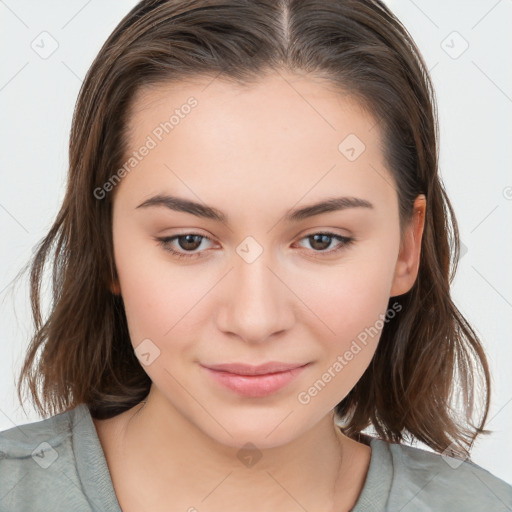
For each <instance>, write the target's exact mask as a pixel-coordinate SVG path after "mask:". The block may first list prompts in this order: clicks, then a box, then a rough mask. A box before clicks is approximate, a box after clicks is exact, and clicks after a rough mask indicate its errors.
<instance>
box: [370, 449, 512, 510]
mask: <svg viewBox="0 0 512 512" xmlns="http://www.w3.org/2000/svg"><path fill="white" fill-rule="evenodd" d="M375 441H376V442H372V447H373V445H374V444H380V443H383V444H381V445H380V449H381V450H384V451H387V452H388V453H389V459H388V460H389V461H390V462H391V466H392V473H393V478H392V482H391V487H390V492H389V499H388V505H389V507H390V508H389V510H402V511H403V512H407V511H412V510H414V511H423V510H425V511H426V510H453V511H456V510H464V511H465V512H469V511H481V510H493V511H501V510H503V511H506V510H511V509H512V486H510V485H509V484H507V483H506V482H504V481H503V480H501V479H499V478H497V477H496V476H494V475H492V474H491V473H490V472H489V471H487V470H485V469H484V468H482V467H480V466H478V465H477V464H475V463H473V462H472V461H470V460H469V459H467V460H461V459H457V458H454V457H450V456H447V455H444V454H443V455H440V454H438V453H433V452H430V451H427V450H423V449H420V448H416V447H412V446H408V445H403V444H394V443H386V442H384V441H380V440H375Z"/></svg>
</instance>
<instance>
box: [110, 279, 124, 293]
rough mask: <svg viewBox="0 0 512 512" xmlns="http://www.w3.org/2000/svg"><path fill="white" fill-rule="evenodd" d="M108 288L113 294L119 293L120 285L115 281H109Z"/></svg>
mask: <svg viewBox="0 0 512 512" xmlns="http://www.w3.org/2000/svg"><path fill="white" fill-rule="evenodd" d="M109 289H110V291H111V292H112V293H113V294H114V295H121V287H120V286H119V283H118V282H117V281H114V282H112V283H110V286H109Z"/></svg>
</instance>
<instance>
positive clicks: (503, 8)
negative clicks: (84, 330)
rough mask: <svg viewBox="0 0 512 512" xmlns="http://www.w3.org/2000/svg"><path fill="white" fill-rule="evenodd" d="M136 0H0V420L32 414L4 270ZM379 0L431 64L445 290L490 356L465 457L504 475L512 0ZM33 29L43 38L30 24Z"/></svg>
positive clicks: (20, 246) (24, 322)
mask: <svg viewBox="0 0 512 512" xmlns="http://www.w3.org/2000/svg"><path fill="white" fill-rule="evenodd" d="M135 3H136V2H135V1H134V0H131V1H120V0H117V1H109V2H100V1H99V0H89V1H85V0H67V1H65V2H64V1H56V0H52V1H45V2H39V1H35V0H34V1H27V0H6V1H2V0H0V59H1V64H0V106H1V112H2V116H3V117H2V123H1V137H0V144H1V151H0V156H1V170H2V187H1V194H0V225H1V229H2V235H1V238H2V245H1V258H2V260H1V261H2V265H1V267H0V308H1V318H2V331H1V332H2V337H1V341H0V350H1V351H0V430H4V429H7V428H10V427H13V426H14V425H16V424H23V423H28V422H32V421H36V420H38V419H40V418H39V416H38V415H37V414H36V413H35V411H33V410H31V409H30V408H28V411H29V415H28V417H27V416H25V415H24V414H23V411H22V410H21V407H20V406H19V404H18V402H17V400H16V394H15V385H14V379H15V376H16V374H17V372H18V371H19V368H20V365H21V362H22V358H23V356H24V352H25V348H26V345H27V343H28V339H29V335H30V327H31V321H30V316H29V309H28V293H27V288H26V280H24V281H21V285H20V286H19V287H17V288H16V289H15V290H13V289H12V286H11V282H12V279H13V278H14V276H15V275H16V274H17V272H18V271H19V270H20V268H21V267H22V265H23V264H24V263H25V262H26V261H27V259H28V258H29V257H30V256H31V254H32V250H33V248H34V247H35V245H36V243H37V242H38V241H39V240H40V239H41V238H42V237H43V236H44V235H45V234H46V231H47V230H48V229H49V228H50V226H51V223H52V221H53V218H54V216H55V215H56V213H57V211H58V208H59V204H60V202H61V200H62V198H63V195H64V184H65V178H66V166H67V144H68V136H69V130H70V126H71V116H72V112H73V108H74V104H75V101H76V97H77V95H78V91H79V88H80V85H81V81H82V78H83V77H84V76H85V73H86V71H87V69H88V68H89V66H90V64H91V63H92V60H93V59H94V57H95V55H96V54H97V52H98V51H99V49H100V47H101V45H102V44H103V42H104V41H105V39H106V38H107V36H108V35H109V34H110V32H111V31H112V30H113V29H114V27H115V26H116V25H117V23H118V22H119V21H120V20H121V18H122V17H123V16H124V15H125V14H126V13H127V12H128V11H129V10H130V9H131V8H132V7H133V6H134V5H135ZM387 3H388V4H389V6H390V7H391V9H392V10H394V12H395V13H396V14H397V15H398V17H399V18H400V19H401V20H402V22H403V23H404V25H405V26H406V27H407V29H408V30H409V32H410V33H411V34H412V36H413V37H414V39H415V40H416V42H417V44H418V46H419V47H420V50H421V51H422V53H423V55H424V57H425V60H426V62H427V65H428V68H429V69H430V70H431V72H432V78H433V81H434V85H435V87H436V92H437V97H438V104H439V119H440V126H441V141H440V155H441V158H440V164H441V172H442V176H443V179H444V182H445V185H446V188H447V190H448V193H449V195H450V198H451V200H452V204H453V206H454V208H455V212H456V215H457V218H458V221H459V225H460V231H461V240H462V242H463V244H464V247H465V249H464V251H465V252H464V253H463V256H462V258H461V260H460V266H459V271H458V274H457V277H456V278H455V281H454V284H453V295H454V297H455V300H456V304H457V305H458V307H459V309H460V310H461V311H462V312H463V314H464V315H465V316H466V317H467V318H468V319H469V321H470V322H471V323H472V325H473V326H474V327H475V329H476V330H477V332H478V333H479V335H481V337H482V340H483V342H484V344H485V347H486V349H487V353H488V356H489V359H490V364H491V370H492V375H493V384H494V393H493V401H492V407H491V412H490V418H491V421H490V422H489V423H488V425H487V428H489V429H492V430H493V431H494V433H493V434H492V435H491V436H489V437H485V438H481V439H480V440H479V441H478V442H477V445H476V447H475V449H474V451H473V453H472V458H473V460H474V461H475V462H476V463H477V464H479V465H481V466H483V467H484V468H486V469H488V470H489V471H491V472H492V473H494V474H495V475H496V476H499V477H500V478H502V479H504V480H506V481H507V482H509V483H512V465H511V464H510V462H509V461H510V454H511V453H512V450H511V448H512V442H511V438H510V432H512V405H511V401H512V377H511V373H512V372H511V371H510V365H511V361H512V344H511V321H510V320H511V308H512V294H511V289H512V288H511V271H510V262H511V261H512V258H511V237H510V233H511V216H510V210H511V208H512V176H511V174H510V163H511V161H512V157H511V146H512V144H511V142H512V129H511V128H512V127H511V124H512V123H511V113H512V76H511V75H512V72H511V66H510V62H511V48H512V32H511V31H510V26H511V21H512V20H511V18H512V1H511V0H500V1H496V0H479V1H476V0H472V1H468V0H464V1H462V0H460V1H453V0H452V1H445V0H435V1H433V0H429V1H426V0H423V1H420V0H416V1H412V0H387ZM44 31H46V32H48V33H49V34H50V36H48V35H44V34H43V35H41V33H42V32H44ZM454 31H455V32H457V33H458V34H454ZM42 40H43V42H41V41H42ZM52 40H55V41H56V42H57V43H58V48H57V49H56V50H55V51H54V53H53V54H51V55H50V56H48V57H47V58H41V57H40V55H39V54H38V53H36V51H35V50H34V49H33V48H32V46H31V45H33V46H34V47H36V48H37V46H36V45H38V46H39V48H38V51H39V52H40V53H41V52H43V51H49V50H50V49H51V48H52V46H51V45H52V44H55V43H54V42H53V41H52ZM466 44H467V45H469V46H468V48H467V49H466V50H465V51H464V52H463V53H461V51H462V50H463V49H464V48H465V46H466ZM459 54H460V55H459ZM44 56H45V57H46V55H44ZM454 57H456V58H454ZM466 251H467V252H466Z"/></svg>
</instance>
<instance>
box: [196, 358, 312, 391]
mask: <svg viewBox="0 0 512 512" xmlns="http://www.w3.org/2000/svg"><path fill="white" fill-rule="evenodd" d="M309 364H310V363H306V364H304V363H291V364H290V363H282V362H275V361H272V362H270V363H264V364H261V365H258V366H253V365H247V364H243V363H228V364H220V365H208V366H204V365H201V367H202V368H203V369H204V370H205V371H206V373H207V374H208V375H209V376H210V377H211V378H212V380H214V381H215V382H217V383H218V384H221V385H222V386H223V387H224V388H227V389H229V390H230V391H232V392H235V393H236V394H238V395H242V396H246V397H254V398H256V397H264V396H268V395H271V394H273V393H276V392H277V391H279V390H281V389H283V388H285V387H286V386H287V385H288V384H290V383H291V382H292V381H293V380H295V378H296V377H297V376H298V375H299V374H300V373H302V371H303V370H304V369H305V368H306V367H307V366H308V365H309Z"/></svg>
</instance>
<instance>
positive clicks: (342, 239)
mask: <svg viewBox="0 0 512 512" xmlns="http://www.w3.org/2000/svg"><path fill="white" fill-rule="evenodd" d="M302 240H308V242H309V244H310V246H311V247H312V249H313V251H314V252H319V253H325V254H331V253H333V252H336V251H339V250H341V249H343V248H345V247H347V246H348V245H350V244H351V243H352V242H353V241H354V239H353V238H349V237H346V236H341V235H336V234H335V233H312V234H311V235H307V236H305V237H304V238H303V239H302ZM333 240H338V241H339V243H338V245H337V246H336V247H335V248H334V249H331V250H326V249H328V248H329V247H330V246H331V243H332V241H333Z"/></svg>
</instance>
